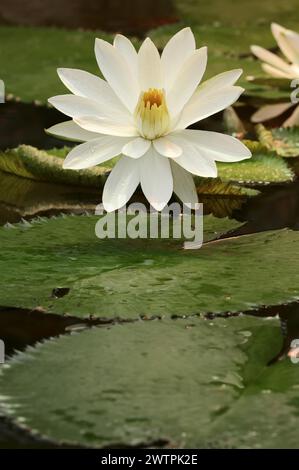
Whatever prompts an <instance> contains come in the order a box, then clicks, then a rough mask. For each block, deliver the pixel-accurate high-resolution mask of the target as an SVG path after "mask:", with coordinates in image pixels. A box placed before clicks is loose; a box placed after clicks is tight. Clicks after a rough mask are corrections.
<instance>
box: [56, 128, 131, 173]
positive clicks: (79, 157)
mask: <svg viewBox="0 0 299 470" xmlns="http://www.w3.org/2000/svg"><path fill="white" fill-rule="evenodd" d="M127 141H128V139H124V138H115V137H110V136H106V135H103V136H101V137H100V138H97V139H94V140H90V141H89V142H85V143H84V144H81V145H78V146H77V147H75V148H73V149H72V150H71V151H70V153H69V154H68V156H67V157H66V159H65V160H64V162H63V168H65V169H71V170H80V169H83V168H89V167H91V166H95V165H99V164H100V163H103V162H105V161H107V160H110V159H111V158H113V157H115V156H117V155H119V154H120V153H121V149H122V147H123V146H124V144H125V143H126V142H127Z"/></svg>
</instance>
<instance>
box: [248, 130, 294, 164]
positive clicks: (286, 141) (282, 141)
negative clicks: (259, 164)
mask: <svg viewBox="0 0 299 470" xmlns="http://www.w3.org/2000/svg"><path fill="white" fill-rule="evenodd" d="M256 129H257V134H258V137H259V140H260V142H261V143H262V144H263V145H264V146H266V147H267V148H268V149H269V150H272V151H275V152H276V153H277V154H278V155H280V156H281V157H287V158H288V157H298V156H299V127H297V126H295V127H279V128H274V129H266V128H265V127H264V126H263V125H262V124H259V125H258V126H256Z"/></svg>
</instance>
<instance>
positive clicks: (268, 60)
mask: <svg viewBox="0 0 299 470" xmlns="http://www.w3.org/2000/svg"><path fill="white" fill-rule="evenodd" d="M271 30H272V34H273V36H274V38H275V39H276V42H277V44H278V46H279V48H280V50H281V52H282V53H283V54H284V56H285V59H286V60H284V59H282V58H281V57H279V56H278V55H276V54H273V53H272V52H270V51H268V50H267V49H264V48H263V47H260V46H251V51H252V53H253V54H254V55H255V56H256V57H258V58H259V59H260V60H261V61H262V69H263V70H264V71H265V72H267V73H268V74H269V75H271V76H272V77H275V78H289V79H295V78H299V34H298V33H296V32H295V31H292V30H290V29H286V28H284V27H283V26H280V25H278V24H276V23H272V25H271ZM293 106H294V103H292V102H288V103H278V104H273V105H267V106H263V107H262V108H260V109H259V110H258V111H257V112H256V113H255V114H254V115H253V116H252V121H253V122H262V121H267V120H269V119H272V118H275V117H277V116H280V115H281V114H282V113H284V112H285V111H287V110H288V109H291V108H292V107H293ZM283 125H284V126H285V127H288V126H295V125H299V106H297V107H296V108H295V110H294V111H293V113H292V115H291V116H290V117H289V118H288V119H287V120H286V121H285V122H284V124H283Z"/></svg>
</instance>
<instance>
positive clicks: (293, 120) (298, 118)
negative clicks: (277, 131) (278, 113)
mask: <svg viewBox="0 0 299 470" xmlns="http://www.w3.org/2000/svg"><path fill="white" fill-rule="evenodd" d="M293 126H299V106H297V107H296V108H295V110H294V111H293V113H292V114H291V116H290V117H289V118H288V119H287V120H286V121H285V122H284V123H283V127H293Z"/></svg>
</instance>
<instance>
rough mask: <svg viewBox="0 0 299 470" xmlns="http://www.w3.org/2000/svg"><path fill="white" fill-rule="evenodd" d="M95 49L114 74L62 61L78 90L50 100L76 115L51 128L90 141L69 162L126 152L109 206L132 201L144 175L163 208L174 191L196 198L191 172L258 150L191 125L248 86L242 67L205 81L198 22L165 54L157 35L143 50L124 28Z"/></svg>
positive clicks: (106, 195) (208, 172)
mask: <svg viewBox="0 0 299 470" xmlns="http://www.w3.org/2000/svg"><path fill="white" fill-rule="evenodd" d="M95 53H96V58H97V61H98V64H99V67H100V69H101V71H102V73H103V75H104V77H105V79H106V81H104V80H102V79H100V78H99V77H97V76H94V75H91V74H90V73H87V72H84V71H81V70H73V69H59V70H58V73H59V76H60V78H61V80H62V81H63V83H64V84H65V85H66V86H67V87H68V88H69V89H70V90H71V91H72V92H73V93H74V94H73V95H72V94H69V95H62V96H56V97H53V98H51V99H50V100H49V101H50V103H51V104H53V106H55V107H56V108H57V109H59V110H60V111H62V112H63V113H65V114H66V115H68V116H70V117H71V118H72V120H71V121H67V122H64V123H61V124H58V125H56V126H53V127H52V128H51V129H49V132H50V133H52V134H55V135H58V136H60V137H64V138H67V139H71V140H76V141H81V142H82V141H84V142H85V143H83V144H81V145H79V146H77V147H76V148H74V149H73V150H71V152H70V153H69V154H68V156H67V158H66V160H65V162H64V168H69V169H81V168H87V167H91V166H94V165H98V164H100V163H103V162H105V161H107V160H109V159H111V158H113V157H114V156H117V155H119V154H122V155H123V156H122V158H121V159H120V160H119V161H118V162H117V163H116V165H115V167H114V168H113V170H112V171H111V173H110V176H109V178H108V180H107V182H106V184H105V187H104V192H103V204H104V207H105V209H106V210H108V211H112V210H116V209H118V208H119V207H121V206H123V205H124V204H126V202H127V201H128V200H129V199H130V197H131V196H132V194H133V193H134V191H135V189H136V188H137V186H138V185H139V183H140V184H141V188H142V190H143V192H144V194H145V196H146V198H147V199H148V200H149V202H150V203H151V204H152V206H153V207H154V208H155V209H157V210H161V209H163V207H164V206H165V205H166V204H167V203H168V201H169V199H170V198H171V195H172V192H173V191H174V192H175V193H176V194H177V196H178V197H179V198H180V199H181V200H182V201H183V202H185V203H189V204H194V203H195V202H197V194H196V189H195V185H194V182H193V179H192V176H191V175H190V173H193V174H195V175H199V176H204V177H216V176H217V167H216V163H215V161H224V162H235V161H239V160H243V159H245V158H249V157H250V156H251V153H250V151H249V150H248V149H247V148H246V147H245V146H244V145H243V144H242V143H241V142H240V141H239V140H237V139H235V138H233V137H231V136H228V135H224V134H220V133H216V132H207V131H199V130H190V129H186V128H187V127H188V126H190V125H191V124H193V123H195V122H197V121H200V120H201V119H204V118H206V117H208V116H210V115H212V114H214V113H217V112H219V111H221V110H223V109H224V108H226V107H227V106H229V105H231V104H232V103H234V102H235V101H236V100H237V99H238V97H239V95H240V94H241V93H242V91H243V89H242V88H241V87H239V86H234V83H235V82H236V81H237V80H238V78H239V76H240V75H241V73H242V70H239V69H238V70H231V71H229V72H225V73H222V74H220V75H217V76H216V77H214V78H212V79H210V80H208V81H206V82H204V83H203V84H202V85H200V86H199V87H198V85H199V83H200V81H201V79H202V76H203V74H204V72H205V69H206V63H207V48H206V47H202V48H200V49H196V48H195V39H194V36H193V33H192V31H191V30H190V28H185V29H183V30H182V31H180V32H179V33H177V34H176V35H175V36H173V37H172V38H171V39H170V41H169V42H168V44H167V45H166V47H165V48H164V50H163V53H162V55H161V57H160V55H159V52H158V50H157V48H156V46H155V45H154V44H153V42H152V41H151V40H150V39H149V38H147V39H146V40H145V41H144V42H143V44H142V45H141V47H140V49H139V52H138V53H137V52H136V50H135V48H134V46H133V45H132V43H131V42H130V41H129V40H128V39H127V38H126V37H124V36H122V35H117V36H116V38H115V40H114V45H111V44H109V43H108V42H106V41H103V40H101V39H97V40H96V45H95ZM197 87H198V88H197Z"/></svg>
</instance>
